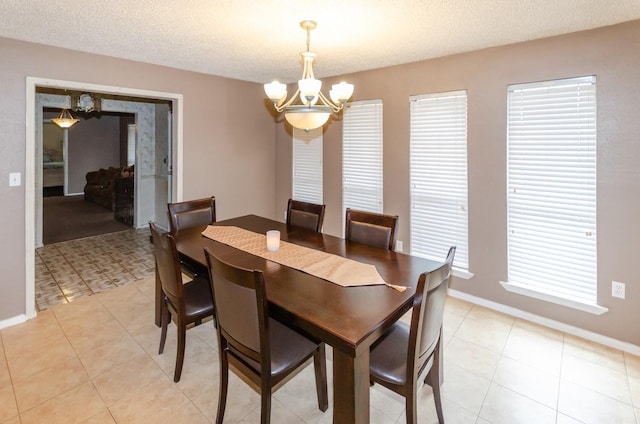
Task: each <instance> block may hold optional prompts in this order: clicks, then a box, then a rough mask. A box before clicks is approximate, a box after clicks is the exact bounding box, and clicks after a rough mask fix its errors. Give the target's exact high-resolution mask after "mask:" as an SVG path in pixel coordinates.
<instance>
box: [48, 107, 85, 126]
mask: <svg viewBox="0 0 640 424" xmlns="http://www.w3.org/2000/svg"><path fill="white" fill-rule="evenodd" d="M78 121H80V120H79V119H74V117H73V116H71V112H69V109H62V110H61V111H60V115H58V117H57V118H53V119H52V120H51V122H53V123H54V124H56V125H57V126H59V127H60V128H71V127H72V126H74V125H75V124H76V123H78Z"/></svg>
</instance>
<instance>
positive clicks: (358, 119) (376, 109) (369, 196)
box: [342, 99, 383, 215]
mask: <svg viewBox="0 0 640 424" xmlns="http://www.w3.org/2000/svg"><path fill="white" fill-rule="evenodd" d="M342 122H343V124H342V210H343V215H344V211H345V210H346V209H347V208H353V209H359V210H364V211H369V212H377V213H382V211H383V204H382V100H379V99H378V100H366V101H360V102H353V103H350V104H349V105H347V107H346V108H345V110H344V117H343V121H342Z"/></svg>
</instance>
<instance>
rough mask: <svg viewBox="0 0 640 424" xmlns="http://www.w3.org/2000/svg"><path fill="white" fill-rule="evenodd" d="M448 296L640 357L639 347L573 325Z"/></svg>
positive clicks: (456, 294)
mask: <svg viewBox="0 0 640 424" xmlns="http://www.w3.org/2000/svg"><path fill="white" fill-rule="evenodd" d="M449 296H451V297H455V298H456V299H460V300H464V301H467V302H469V303H473V304H474V305H480V306H484V307H485V308H489V309H493V310H494V311H498V312H502V313H504V314H507V315H511V316H513V317H516V318H522V319H525V320H527V321H531V322H534V323H536V324H540V325H543V326H545V327H549V328H552V329H554V330H558V331H562V332H564V333H567V334H571V335H574V336H578V337H582V338H583V339H586V340H590V341H592V342H596V343H600V344H602V345H605V346H609V347H612V348H614V349H619V350H622V351H623V352H627V353H631V354H633V355H640V346H637V345H634V344H632V343H628V342H623V341H621V340H617V339H613V338H611V337H607V336H603V335H602V334H598V333H594V332H591V331H587V330H584V329H582V328H579V327H574V326H573V325H569V324H565V323H563V322H559V321H556V320H552V319H549V318H545V317H541V316H540V315H536V314H532V313H530V312H526V311H523V310H520V309H517V308H514V307H511V306H507V305H503V304H501V303H497V302H493V301H491V300H487V299H483V298H481V297H477V296H473V295H470V294H467V293H463V292H461V291H458V290H453V289H451V288H450V289H449Z"/></svg>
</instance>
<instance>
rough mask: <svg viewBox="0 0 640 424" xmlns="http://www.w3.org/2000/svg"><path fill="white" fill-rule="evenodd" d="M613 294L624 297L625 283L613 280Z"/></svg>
mask: <svg viewBox="0 0 640 424" xmlns="http://www.w3.org/2000/svg"><path fill="white" fill-rule="evenodd" d="M611 296H613V297H618V298H620V299H624V283H621V282H619V281H612V282H611Z"/></svg>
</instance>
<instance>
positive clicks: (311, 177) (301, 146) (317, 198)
mask: <svg viewBox="0 0 640 424" xmlns="http://www.w3.org/2000/svg"><path fill="white" fill-rule="evenodd" d="M292 156H293V187H292V198H293V199H295V200H301V201H304V202H311V203H323V200H322V128H316V129H314V130H311V131H309V132H306V131H303V130H299V129H295V128H294V130H293V155H292Z"/></svg>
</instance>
